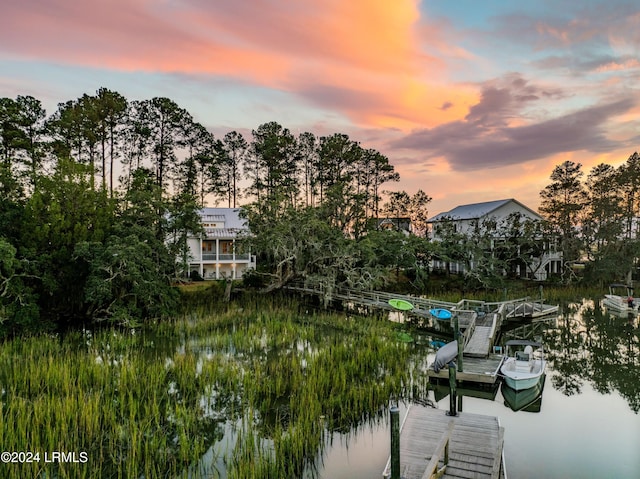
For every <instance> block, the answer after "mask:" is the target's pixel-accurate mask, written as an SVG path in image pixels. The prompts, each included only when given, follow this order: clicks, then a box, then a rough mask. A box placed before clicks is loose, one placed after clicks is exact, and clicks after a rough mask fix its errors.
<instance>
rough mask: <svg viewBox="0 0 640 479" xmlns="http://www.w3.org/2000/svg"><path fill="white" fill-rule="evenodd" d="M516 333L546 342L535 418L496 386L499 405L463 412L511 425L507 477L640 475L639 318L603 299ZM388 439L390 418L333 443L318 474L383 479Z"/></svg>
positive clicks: (467, 399) (442, 404)
mask: <svg viewBox="0 0 640 479" xmlns="http://www.w3.org/2000/svg"><path fill="white" fill-rule="evenodd" d="M510 327H511V328H512V330H511V331H509V332H506V333H505V335H504V336H505V338H507V337H523V336H535V337H537V338H539V339H542V340H543V342H544V343H545V345H546V350H547V359H548V360H549V363H548V366H547V374H546V378H545V387H544V390H543V393H542V396H541V398H540V400H539V401H538V403H537V404H534V405H533V407H531V408H529V409H530V410H531V411H533V412H528V411H525V410H520V411H517V412H514V411H513V410H512V409H511V408H510V407H508V405H507V403H506V402H505V400H504V398H503V396H502V393H501V391H500V390H498V391H497V393H496V396H495V398H494V399H493V400H490V399H482V398H477V397H471V396H464V397H463V400H462V403H463V404H462V406H463V411H466V412H472V413H477V414H486V415H491V416H496V417H498V418H499V420H500V423H501V425H502V426H503V427H504V428H505V438H504V451H505V457H506V470H507V477H509V478H517V479H528V478H531V479H534V478H543V477H544V478H617V479H620V478H629V479H633V478H638V477H640V454H638V448H639V446H640V415H639V411H640V349H639V334H640V333H639V331H638V318H637V317H636V316H635V315H633V316H631V317H629V316H627V315H626V314H624V315H619V314H615V313H611V312H608V311H606V310H605V309H604V308H602V306H601V305H600V304H599V300H583V301H582V302H579V303H572V304H567V305H563V306H561V308H560V313H559V314H558V316H554V317H553V318H548V319H547V320H545V321H538V322H536V323H530V324H524V325H519V326H514V325H511V326H510ZM503 340H504V338H503ZM432 360H433V354H432V353H431V354H430V362H431V361H432ZM436 399H437V398H436V397H435V394H434V396H433V400H434V402H435V403H436V405H437V407H438V408H440V409H442V411H443V414H445V412H446V411H447V410H448V408H449V398H448V397H441V398H440V400H439V401H436ZM404 411H406V404H401V414H404ZM401 417H402V416H401ZM389 443H390V438H389V421H388V420H384V421H380V422H378V423H376V424H373V425H365V426H361V427H360V428H359V429H358V430H357V431H353V432H351V433H350V434H347V435H343V436H340V437H334V438H333V443H332V446H331V447H329V448H328V449H327V451H326V452H325V454H324V455H323V460H322V465H321V466H320V470H319V476H320V477H321V478H323V479H341V478H344V479H347V478H351V479H373V478H379V477H381V475H382V471H383V469H384V467H385V464H386V461H387V458H388V456H389Z"/></svg>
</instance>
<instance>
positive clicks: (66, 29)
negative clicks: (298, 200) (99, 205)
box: [0, 0, 640, 214]
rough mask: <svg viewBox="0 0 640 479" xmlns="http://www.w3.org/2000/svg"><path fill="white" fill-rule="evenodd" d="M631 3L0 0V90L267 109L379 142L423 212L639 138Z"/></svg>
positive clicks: (638, 17) (522, 196) (535, 189)
mask: <svg viewBox="0 0 640 479" xmlns="http://www.w3.org/2000/svg"><path fill="white" fill-rule="evenodd" d="M639 80H640V6H638V2H637V1H618V0H608V1H590V0H581V1H577V0H574V1H569V0H567V1H565V0H539V1H535V2H514V1H507V0H503V1H498V0H483V1H476V0H456V1H446V0H438V1H428V0H424V1H417V0H393V1H391V0H295V1H294V0H233V1H231V0H229V1H223V0H219V1H213V0H86V1H79V0H0V96H2V97H11V98H15V97H16V96H17V95H33V96H35V97H36V98H38V99H40V100H41V101H42V102H43V105H44V106H45V108H46V109H47V113H48V114H51V113H53V112H54V111H55V109H56V105H57V104H58V103H59V102H62V101H66V100H73V99H76V98H78V97H80V96H82V94H84V93H88V94H94V93H95V92H96V90H97V89H98V88H100V87H106V88H108V89H110V90H114V91H117V92H119V93H121V94H122V95H124V96H125V97H126V98H127V99H129V100H134V99H136V100H142V99H149V98H152V97H155V96H166V97H168V98H170V99H172V100H174V101H175V102H176V103H178V105H180V106H181V107H183V108H185V109H187V110H188V111H189V112H190V113H191V114H192V115H193V116H194V117H195V119H196V120H197V121H199V122H200V123H202V124H203V125H205V126H206V127H207V128H209V129H210V130H211V131H213V132H214V133H215V134H216V135H217V136H219V137H222V136H223V135H224V134H225V133H226V132H228V131H231V130H237V131H240V132H242V133H244V134H245V135H246V136H247V138H248V139H250V133H251V130H252V129H255V128H257V127H258V126H259V125H260V124H262V123H265V122H268V121H277V122H278V123H280V124H281V125H283V126H284V127H286V128H289V129H290V130H291V131H292V132H293V133H294V134H297V133H298V132H302V131H311V132H313V133H315V134H317V135H326V134H332V133H335V132H340V133H346V134H348V135H349V136H350V137H351V138H352V139H353V140H357V141H359V142H360V143H361V144H362V146H364V147H366V148H375V149H377V150H379V151H380V152H382V153H383V154H385V155H386V156H387V157H388V158H389V160H390V162H391V163H392V164H393V165H394V166H395V168H396V170H397V171H398V172H399V173H400V176H401V181H400V183H397V184H387V185H385V187H386V189H390V190H405V191H407V192H409V193H415V191H417V190H418V189H422V190H423V191H425V192H426V193H427V194H428V195H430V196H432V197H433V201H432V203H431V205H430V208H429V212H430V213H432V214H436V213H439V212H441V211H445V210H449V209H451V208H453V207H455V206H456V205H458V204H464V203H473V202H479V201H488V200H496V199H503V198H516V199H518V200H519V201H521V202H523V203H525V204H526V205H528V206H530V207H531V208H533V209H537V207H538V204H539V192H540V190H541V189H542V188H544V186H546V185H547V184H548V183H549V181H550V180H549V175H550V174H551V171H552V170H553V168H554V166H556V165H558V164H560V163H561V162H563V161H565V160H571V161H574V162H580V163H582V164H583V167H584V170H585V173H588V171H589V170H590V169H591V167H592V166H594V165H596V164H598V163H609V164H612V165H615V166H617V165H619V164H620V163H622V162H624V161H625V160H626V159H627V158H628V157H629V156H630V154H631V153H633V152H634V151H636V150H638V149H640V148H639V144H640V87H639V84H640V81H639Z"/></svg>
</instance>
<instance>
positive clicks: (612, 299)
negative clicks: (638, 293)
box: [603, 294, 638, 312]
mask: <svg viewBox="0 0 640 479" xmlns="http://www.w3.org/2000/svg"><path fill="white" fill-rule="evenodd" d="M603 304H604V305H605V306H606V307H607V308H610V309H615V310H616V311H630V312H633V311H636V310H637V308H638V307H637V304H638V300H637V299H634V306H633V307H629V303H628V302H627V298H623V297H621V296H617V295H614V294H606V295H605V296H604V301H603Z"/></svg>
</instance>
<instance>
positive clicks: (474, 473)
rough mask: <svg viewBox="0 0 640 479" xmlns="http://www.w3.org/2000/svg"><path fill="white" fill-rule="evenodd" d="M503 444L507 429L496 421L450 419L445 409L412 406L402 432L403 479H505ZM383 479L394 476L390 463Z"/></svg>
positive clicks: (465, 417)
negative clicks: (471, 478) (439, 474)
mask: <svg viewBox="0 0 640 479" xmlns="http://www.w3.org/2000/svg"><path fill="white" fill-rule="evenodd" d="M503 443H504V428H503V427H500V422H499V420H498V418H496V417H492V416H484V415H480V414H471V413H466V412H460V413H459V414H458V416H448V415H447V414H446V411H444V410H442V409H433V408H429V407H424V406H418V405H411V406H410V407H409V409H408V411H407V414H406V416H405V419H404V421H403V423H402V427H401V429H400V477H401V478H402V479H429V478H431V477H445V478H470V477H474V478H491V479H499V478H504V477H505V476H506V474H505V465H504V458H503ZM445 456H446V458H445ZM438 471H439V472H441V473H442V475H441V476H436V475H435V473H436V472H438ZM382 475H383V477H384V478H389V477H390V476H391V459H389V461H388V463H387V466H386V468H385V470H384V471H383V474H382Z"/></svg>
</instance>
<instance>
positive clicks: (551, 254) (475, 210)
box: [427, 198, 562, 280]
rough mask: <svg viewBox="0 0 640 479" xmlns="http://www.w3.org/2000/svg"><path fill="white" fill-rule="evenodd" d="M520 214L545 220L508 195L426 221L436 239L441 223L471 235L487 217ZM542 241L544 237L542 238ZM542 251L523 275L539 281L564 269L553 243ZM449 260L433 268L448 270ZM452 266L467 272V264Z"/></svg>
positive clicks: (435, 263) (500, 219) (499, 218)
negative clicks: (448, 223)
mask: <svg viewBox="0 0 640 479" xmlns="http://www.w3.org/2000/svg"><path fill="white" fill-rule="evenodd" d="M514 213H519V214H520V215H521V217H522V218H523V219H530V220H532V221H542V220H543V218H542V216H540V215H539V214H538V213H536V212H535V211H533V210H532V209H530V208H528V207H527V206H525V205H523V204H522V203H520V202H519V201H517V200H515V199H513V198H509V199H505V200H496V201H487V202H484V203H473V204H469V205H460V206H457V207H455V208H454V209H452V210H450V211H445V212H443V213H439V214H437V215H436V216H433V217H432V218H429V220H427V223H428V224H429V225H430V226H431V230H432V231H431V237H432V239H433V241H438V240H439V239H440V237H439V234H438V230H439V225H440V224H442V223H443V222H445V221H448V222H451V223H452V225H453V228H454V230H455V232H456V233H461V234H471V233H472V231H473V230H474V229H475V228H476V226H477V225H479V224H482V223H483V222H484V221H486V220H492V221H495V222H496V223H497V224H501V223H503V222H504V221H505V220H506V219H507V218H508V217H509V216H510V215H512V214H514ZM503 239H504V238H499V237H496V238H495V239H494V241H493V242H492V243H494V244H495V243H497V242H499V241H502V240H503ZM541 241H542V240H541ZM541 250H542V251H543V253H542V255H541V256H539V257H535V258H534V257H532V258H531V260H530V262H529V264H527V266H526V271H517V273H518V274H519V275H520V276H522V277H528V278H531V279H536V280H545V279H547V278H548V277H549V275H552V274H556V273H560V272H561V271H562V254H561V253H560V252H558V251H556V250H555V248H554V245H552V244H544V245H542V248H541ZM446 267H447V266H446V263H445V262H443V261H437V260H434V261H433V263H432V268H433V269H445V268H446ZM449 268H450V270H451V271H452V272H454V273H464V271H465V266H464V265H463V264H461V263H452V264H450V265H449Z"/></svg>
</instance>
